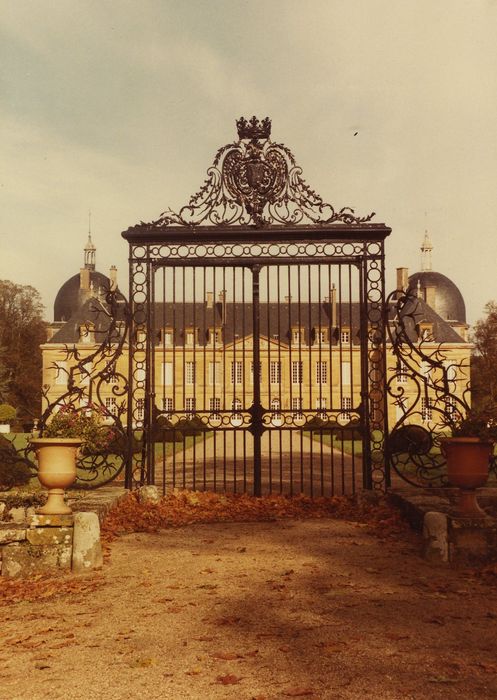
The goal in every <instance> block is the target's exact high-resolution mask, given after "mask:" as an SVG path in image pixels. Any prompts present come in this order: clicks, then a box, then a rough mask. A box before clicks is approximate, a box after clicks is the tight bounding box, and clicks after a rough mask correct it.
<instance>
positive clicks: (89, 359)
mask: <svg viewBox="0 0 497 700" xmlns="http://www.w3.org/2000/svg"><path fill="white" fill-rule="evenodd" d="M90 315H91V318H92V320H91V322H89V321H88V322H86V323H85V325H84V327H82V328H81V329H80V333H81V334H82V335H83V336H85V335H86V336H87V339H88V343H89V351H88V350H82V349H81V346H79V347H77V346H76V345H66V346H65V349H64V357H63V358H62V361H61V362H60V364H57V363H54V364H53V365H52V369H54V370H55V371H56V372H59V373H63V374H64V375H65V377H64V384H66V386H67V388H66V390H65V391H64V392H63V393H62V394H61V395H60V396H59V397H57V399H56V400H55V401H52V402H49V400H48V396H49V393H50V387H49V386H44V387H43V392H42V393H43V396H44V400H45V403H46V404H47V405H46V408H45V410H44V411H43V413H42V416H41V418H40V421H39V423H38V426H37V430H38V433H39V436H40V437H43V434H44V431H45V429H46V427H47V425H49V423H50V421H51V419H52V418H53V416H54V415H55V414H56V413H57V412H58V411H59V410H61V409H62V408H64V410H70V411H74V413H76V414H77V413H83V414H86V415H90V414H96V415H97V416H98V418H99V421H100V425H99V427H98V437H97V440H96V442H97V443H98V444H99V445H100V447H98V446H97V448H96V449H93V450H90V451H88V450H87V451H84V450H83V452H82V453H81V454H80V455H79V457H78V460H77V480H76V482H75V486H76V488H82V489H85V488H86V489H90V488H96V487H98V486H103V485H104V484H106V483H109V482H110V481H112V480H114V479H115V478H116V477H118V476H119V475H120V474H121V473H122V472H123V470H124V467H125V465H126V462H127V459H128V450H129V440H128V437H127V429H126V418H127V410H128V409H127V395H128V378H127V376H126V375H125V374H124V373H123V372H122V371H118V360H119V359H120V358H121V357H122V356H123V352H124V346H125V343H127V336H128V328H129V306H128V304H127V302H126V299H125V298H124V296H123V295H122V294H121V293H120V292H119V291H118V290H114V291H109V292H107V294H106V295H105V298H104V299H94V300H92V301H91V306H90ZM83 340H84V338H83ZM62 363H64V364H62ZM106 399H109V400H108V401H107V402H106ZM26 457H27V458H28V459H30V461H32V462H34V455H33V454H32V451H31V449H30V448H29V447H28V448H27V453H26Z"/></svg>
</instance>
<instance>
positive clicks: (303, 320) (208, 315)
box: [49, 298, 465, 346]
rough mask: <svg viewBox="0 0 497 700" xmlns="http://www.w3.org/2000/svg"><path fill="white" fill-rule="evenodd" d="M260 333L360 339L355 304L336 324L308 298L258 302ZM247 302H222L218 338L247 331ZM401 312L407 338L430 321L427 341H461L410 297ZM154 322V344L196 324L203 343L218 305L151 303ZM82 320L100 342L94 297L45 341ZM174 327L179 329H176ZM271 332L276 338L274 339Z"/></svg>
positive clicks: (100, 311) (286, 339)
mask: <svg viewBox="0 0 497 700" xmlns="http://www.w3.org/2000/svg"><path fill="white" fill-rule="evenodd" d="M259 310H260V334H261V335H262V336H265V337H268V338H274V339H275V340H279V341H280V342H282V343H285V344H288V343H290V339H291V329H292V327H300V328H302V329H303V331H304V342H305V343H307V342H308V341H309V339H310V340H311V342H312V340H313V339H314V334H315V332H316V331H317V330H318V329H319V328H320V327H321V328H322V329H326V328H330V327H331V331H332V332H331V342H332V344H338V343H339V330H340V329H341V330H343V329H344V328H349V329H350V332H351V340H352V343H353V344H358V343H359V342H360V325H359V321H360V305H359V303H358V302H353V303H351V304H337V305H336V323H335V324H332V323H331V319H332V306H331V304H330V303H329V302H322V303H318V302H313V303H311V304H308V303H302V304H300V305H299V304H298V303H296V302H291V303H280V304H277V303H261V304H260V307H259ZM252 313H253V306H252V304H251V303H247V304H242V303H235V304H233V303H230V302H228V303H226V309H225V314H226V324H225V331H224V342H225V343H230V342H233V341H236V340H237V339H239V338H240V339H241V338H243V337H247V336H249V335H252V333H253V321H252ZM404 314H405V316H407V319H406V326H407V328H408V330H409V332H410V335H411V338H412V340H414V341H415V340H416V339H417V332H416V325H417V324H419V323H422V322H426V323H430V324H432V327H433V340H434V341H435V342H437V343H461V342H465V341H464V340H463V339H462V338H461V336H460V335H459V334H458V333H457V332H456V331H455V330H454V329H453V328H451V326H450V325H449V324H448V323H447V322H446V321H444V320H443V319H442V318H441V317H440V316H439V315H438V314H437V313H436V312H435V311H434V310H433V309H431V308H430V307H429V306H428V305H427V304H426V303H425V302H424V301H423V300H422V299H418V298H413V299H412V301H411V302H409V304H407V305H406V306H405V307H404ZM153 316H154V319H153V321H154V326H155V328H156V343H159V342H161V331H162V329H164V328H170V329H176V333H175V345H176V346H182V345H183V344H184V342H185V337H184V333H183V332H182V330H183V329H187V328H189V327H190V328H197V329H198V337H197V343H199V344H200V345H203V344H207V343H208V342H209V329H212V328H216V329H221V327H222V325H223V304H222V303H221V302H216V303H214V304H213V305H212V307H211V308H207V304H206V303H203V302H202V303H201V302H197V303H195V304H194V303H192V302H185V303H177V304H175V305H174V304H172V303H156V304H155V307H154V314H153ZM118 317H119V319H120V320H123V319H124V306H123V305H121V306H120V307H119V313H118ZM394 317H395V307H394V305H392V306H391V307H390V313H389V320H391V321H392V320H393V319H394ZM86 323H93V324H94V326H95V340H96V342H99V341H101V340H103V338H104V336H105V333H106V332H107V329H108V327H109V323H110V321H109V317H108V316H107V315H106V313H105V303H104V302H102V301H100V300H98V299H96V298H94V299H90V300H88V301H86V302H85V303H84V304H83V306H81V307H80V308H78V309H77V311H76V312H75V313H74V314H73V315H72V317H71V318H70V320H69V321H68V322H67V323H65V324H64V326H63V327H62V328H61V329H60V330H59V331H58V332H56V333H55V334H54V336H53V337H52V338H51V340H50V341H49V342H50V343H65V344H74V343H78V342H79V329H80V327H81V326H83V325H85V324H86ZM178 329H180V332H177V331H178ZM276 336H277V337H276Z"/></svg>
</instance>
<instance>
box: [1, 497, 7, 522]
mask: <svg viewBox="0 0 497 700" xmlns="http://www.w3.org/2000/svg"><path fill="white" fill-rule="evenodd" d="M6 509H7V506H6V505H5V503H3V501H0V520H3V519H4V516H5V511H6Z"/></svg>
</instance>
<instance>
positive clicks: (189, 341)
mask: <svg viewBox="0 0 497 700" xmlns="http://www.w3.org/2000/svg"><path fill="white" fill-rule="evenodd" d="M195 336H196V332H195V328H186V329H185V345H188V346H190V347H192V346H193V345H194V344H195Z"/></svg>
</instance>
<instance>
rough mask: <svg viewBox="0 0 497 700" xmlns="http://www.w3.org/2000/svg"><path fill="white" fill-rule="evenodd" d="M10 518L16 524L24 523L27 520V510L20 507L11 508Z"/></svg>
mask: <svg viewBox="0 0 497 700" xmlns="http://www.w3.org/2000/svg"><path fill="white" fill-rule="evenodd" d="M9 518H10V520H12V522H14V523H23V522H25V520H26V508H23V507H22V506H19V508H11V509H10V510H9Z"/></svg>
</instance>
